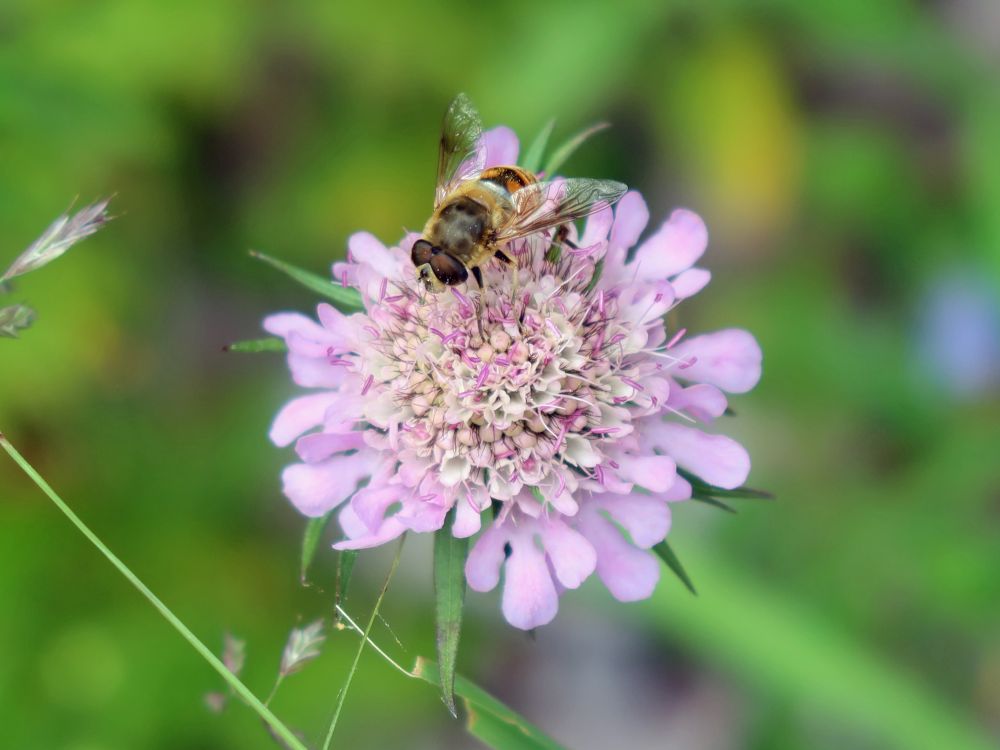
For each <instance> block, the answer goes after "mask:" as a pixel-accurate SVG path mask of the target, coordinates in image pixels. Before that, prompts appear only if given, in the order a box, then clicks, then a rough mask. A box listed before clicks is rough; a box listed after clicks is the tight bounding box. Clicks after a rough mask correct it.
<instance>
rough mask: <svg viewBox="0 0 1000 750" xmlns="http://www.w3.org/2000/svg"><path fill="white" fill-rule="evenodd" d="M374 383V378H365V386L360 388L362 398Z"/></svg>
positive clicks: (371, 376)
mask: <svg viewBox="0 0 1000 750" xmlns="http://www.w3.org/2000/svg"><path fill="white" fill-rule="evenodd" d="M374 382H375V376H374V375H369V376H368V377H367V378H365V384H364V385H363V386H362V387H361V395H362V396H364V395H365V394H367V393H368V389H369V388H371V387H372V383H374Z"/></svg>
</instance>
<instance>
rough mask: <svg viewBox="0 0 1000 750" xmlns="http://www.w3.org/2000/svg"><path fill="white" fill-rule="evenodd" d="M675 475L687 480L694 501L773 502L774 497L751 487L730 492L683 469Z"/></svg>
mask: <svg viewBox="0 0 1000 750" xmlns="http://www.w3.org/2000/svg"><path fill="white" fill-rule="evenodd" d="M677 473H678V474H679V475H680V476H681V477H683V478H684V479H685V480H687V482H688V484H690V485H691V492H692V494H693V495H694V497H695V499H698V500H700V499H704V498H707V497H711V498H716V499H725V500H773V499H774V495H773V494H771V493H770V492H766V491H764V490H755V489H753V488H752V487H737V488H735V489H732V490H727V489H723V488H722V487H716V486H715V485H714V484H709V483H708V482H705V481H704V480H702V479H699V478H698V477H696V476H695V475H694V474H692V473H691V472H689V471H685V470H684V469H678V470H677Z"/></svg>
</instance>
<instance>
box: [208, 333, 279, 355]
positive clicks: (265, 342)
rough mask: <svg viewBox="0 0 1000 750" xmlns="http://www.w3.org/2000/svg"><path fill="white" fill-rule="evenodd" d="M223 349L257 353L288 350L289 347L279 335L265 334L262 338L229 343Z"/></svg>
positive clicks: (225, 350)
mask: <svg viewBox="0 0 1000 750" xmlns="http://www.w3.org/2000/svg"><path fill="white" fill-rule="evenodd" d="M222 351H224V352H241V353H243V354H257V353H258V352H287V351H288V347H287V346H286V345H285V340H284V339H279V338H278V337H277V336H265V337H264V338H262V339H247V340H246V341H236V342H233V343H232V344H227V345H226V346H224V347H222Z"/></svg>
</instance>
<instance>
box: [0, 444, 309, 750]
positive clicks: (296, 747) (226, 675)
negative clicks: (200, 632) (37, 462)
mask: <svg viewBox="0 0 1000 750" xmlns="http://www.w3.org/2000/svg"><path fill="white" fill-rule="evenodd" d="M0 446H2V447H3V449H4V450H5V451H7V453H8V454H10V457H11V458H13V459H14V462H15V463H16V464H17V465H18V466H20V467H21V469H22V470H23V471H24V473H25V474H27V475H28V477H30V478H31V481H33V482H34V483H35V484H36V485H38V487H39V489H41V490H42V492H44V493H45V494H46V495H48V498H49V499H50V500H51V501H52V502H53V503H55V505H56V507H57V508H59V510H61V511H62V512H63V515H65V516H66V517H67V518H68V519H69V520H70V521H71V522H72V523H73V525H74V526H76V528H77V529H79V530H80V533H81V534H83V535H84V536H85V537H87V539H89V540H90V543H91V544H93V545H94V546H95V547H97V549H98V550H100V552H101V554H102V555H104V556H105V557H106V558H107V559H108V561H109V562H110V563H111V564H112V565H114V566H115V567H116V568H117V569H118V572H119V573H121V574H122V575H123V576H125V578H127V579H128V581H129V583H131V584H132V585H133V586H135V587H136V588H137V589H138V590H139V593H140V594H142V595H143V596H144V597H146V599H147V600H148V601H149V603H150V604H152V605H153V606H154V607H155V608H156V610H157V611H158V612H159V613H160V614H161V615H162V616H163V618H164V619H165V620H166V621H167V622H169V623H170V624H171V625H172V626H173V627H174V630H176V631H177V632H178V633H180V634H181V636H183V638H184V640H186V641H187V642H188V643H189V644H191V647H192V648H194V650H195V651H197V652H198V653H199V654H200V655H201V656H202V658H203V659H204V660H205V661H207V662H208V663H209V664H210V665H211V666H212V668H213V669H214V670H215V671H216V672H218V673H219V674H220V675H221V676H222V679H224V680H225V681H226V682H227V683H228V684H229V686H230V687H231V688H232V689H233V690H234V691H235V692H236V694H237V695H239V696H240V697H241V698H242V699H243V700H244V701H245V702H246V704H247V705H248V706H250V708H252V709H253V710H254V711H256V712H257V714H259V715H260V717H261V718H262V719H263V720H264V721H265V722H266V723H267V725H268V726H270V727H271V729H272V730H274V733H275V734H276V735H277V736H279V737H280V738H281V739H282V740H283V741H284V742H285V744H286V745H287V746H288V747H289V748H292V750H307V749H306V747H305V745H303V744H302V742H301V741H300V740H299V738H298V737H296V736H295V734H293V733H292V730H290V729H289V728H288V727H287V726H285V725H284V724H283V723H282V721H281V720H280V719H279V718H278V717H277V716H275V715H274V714H273V713H271V710H270V709H269V708H268V707H267V706H265V705H264V704H263V703H261V702H260V700H259V699H258V698H257V696H255V695H254V694H253V693H252V692H250V688H248V687H247V686H246V685H244V684H243V683H242V682H240V680H239V678H238V677H236V675H234V674H233V673H232V672H230V671H229V670H228V669H227V668H226V665H225V664H223V663H222V661H221V660H220V659H219V658H218V657H217V656H216V655H215V654H213V653H212V652H211V651H210V650H209V648H208V647H207V646H206V645H205V644H204V643H202V642H201V641H200V640H198V637H197V636H196V635H195V634H194V633H192V632H191V631H190V630H189V629H188V627H187V625H185V624H184V623H183V622H181V621H180V619H179V618H178V617H177V615H175V614H174V613H173V612H171V611H170V610H169V609H168V608H167V605H166V604H164V603H163V602H162V601H160V599H159V598H158V597H157V596H156V594H154V593H153V592H152V591H150V590H149V588H147V586H146V584H144V583H143V582H142V581H140V580H139V577H138V576H136V574H135V573H133V572H132V571H131V570H130V569H129V568H128V566H127V565H125V563H123V562H122V561H121V560H120V559H119V558H118V557H117V556H116V555H115V554H114V553H113V552H112V551H111V550H110V549H108V548H107V547H106V546H105V544H104V542H102V541H101V540H100V539H99V538H98V536H97V535H96V534H95V533H94V532H93V531H91V530H90V528H89V527H88V526H87V525H86V524H85V523H84V522H83V521H82V520H81V519H80V517H79V516H77V515H76V513H74V512H73V511H72V510H71V509H70V507H69V506H68V505H67V504H66V503H65V502H63V500H62V498H60V497H59V495H57V494H56V492H55V490H53V489H52V487H50V486H49V484H48V482H46V481H45V480H44V479H43V478H42V476H41V475H40V474H39V473H38V472H37V471H35V468H34V467H33V466H32V465H31V464H30V463H28V461H27V459H25V458H24V456H22V455H21V454H20V453H18V452H17V449H15V448H14V446H13V445H11V444H10V442H8V440H7V438H6V437H4V435H3V433H0Z"/></svg>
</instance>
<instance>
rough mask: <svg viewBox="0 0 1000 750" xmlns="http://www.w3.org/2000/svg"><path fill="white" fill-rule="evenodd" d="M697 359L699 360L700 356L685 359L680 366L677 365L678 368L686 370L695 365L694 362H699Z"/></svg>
mask: <svg viewBox="0 0 1000 750" xmlns="http://www.w3.org/2000/svg"><path fill="white" fill-rule="evenodd" d="M697 361H698V358H697V357H690V358H689V359H687V360H685V361H684V362H682V363H681V364H680V365H679V366H678V367H677V369H678V370H686V369H687V368H689V367H691V365H693V364H694V363H695V362H697Z"/></svg>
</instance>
